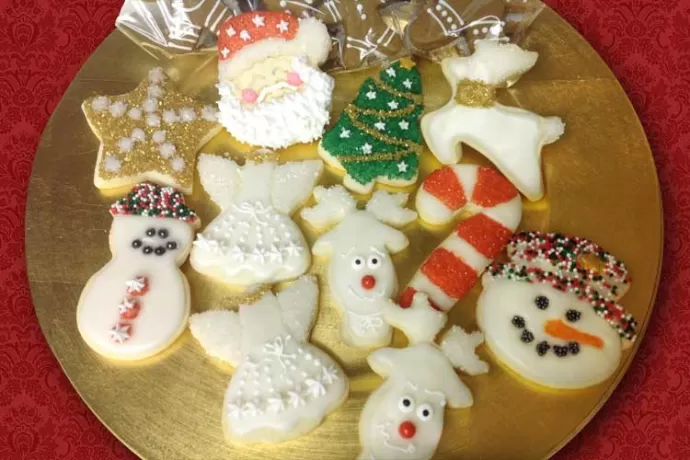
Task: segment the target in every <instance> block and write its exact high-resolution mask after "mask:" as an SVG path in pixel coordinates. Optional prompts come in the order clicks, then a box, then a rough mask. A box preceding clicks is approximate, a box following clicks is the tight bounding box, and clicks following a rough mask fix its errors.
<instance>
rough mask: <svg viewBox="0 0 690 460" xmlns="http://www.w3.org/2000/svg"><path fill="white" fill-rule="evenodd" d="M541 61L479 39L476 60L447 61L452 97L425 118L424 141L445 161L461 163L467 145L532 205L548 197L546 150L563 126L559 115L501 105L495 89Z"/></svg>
mask: <svg viewBox="0 0 690 460" xmlns="http://www.w3.org/2000/svg"><path fill="white" fill-rule="evenodd" d="M537 57H538V54H537V53H535V52H531V51H525V50H523V49H521V48H520V47H519V46H517V45H515V44H510V43H508V44H504V43H500V42H496V41H490V40H478V41H477V42H476V51H475V53H474V54H473V55H472V56H470V57H452V58H447V59H444V60H443V62H442V63H441V65H442V67H443V73H444V75H445V76H446V79H447V80H448V83H449V84H450V86H451V88H452V91H453V97H452V98H451V100H450V101H449V102H448V104H446V105H445V106H443V107H442V108H440V109H438V110H435V111H433V112H430V113H428V114H426V115H425V116H424V117H422V133H423V135H424V140H425V141H426V143H427V145H428V146H429V149H430V150H431V151H432V153H433V154H434V155H435V156H436V158H437V159H438V160H439V161H440V162H441V163H443V164H454V163H457V162H459V161H460V158H462V146H461V145H460V144H461V143H465V144H467V145H469V146H470V147H472V148H474V149H476V150H477V151H479V152H480V153H481V154H482V155H484V156H485V157H487V158H488V159H489V160H490V161H491V162H492V163H494V164H495V165H496V167H497V168H498V169H499V170H500V171H501V172H502V173H503V174H505V175H506V177H508V179H510V181H511V182H512V183H513V184H514V185H515V187H517V189H518V190H520V192H522V194H524V195H525V196H526V197H527V198H528V199H530V200H532V201H536V200H539V199H540V198H541V197H542V196H543V195H544V187H543V184H542V178H541V150H542V147H543V146H545V145H547V144H551V143H553V142H556V141H557V140H558V139H559V138H560V137H561V135H562V134H563V131H564V129H565V125H564V124H563V122H562V121H561V119H560V118H558V117H542V116H540V115H537V114H535V113H532V112H529V111H527V110H524V109H520V108H517V107H507V106H504V105H501V104H499V103H497V102H496V96H495V90H496V88H497V87H500V86H503V85H506V84H508V85H510V84H512V83H513V82H514V81H515V80H517V78H519V77H520V76H521V75H522V74H523V73H525V72H527V71H528V70H530V69H531V68H532V67H533V66H534V64H535V63H536V62H537Z"/></svg>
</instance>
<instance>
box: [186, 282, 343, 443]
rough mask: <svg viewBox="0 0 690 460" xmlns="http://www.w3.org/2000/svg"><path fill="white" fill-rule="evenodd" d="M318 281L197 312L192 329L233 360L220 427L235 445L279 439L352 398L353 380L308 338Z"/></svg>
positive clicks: (314, 423)
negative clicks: (235, 306) (232, 307)
mask: <svg viewBox="0 0 690 460" xmlns="http://www.w3.org/2000/svg"><path fill="white" fill-rule="evenodd" d="M318 296H319V292H318V286H317V284H316V280H315V279H314V277H312V276H303V277H301V278H299V279H298V280H297V281H295V282H294V283H293V284H292V285H290V286H289V287H288V288H286V289H284V290H283V291H281V292H279V293H278V294H277V295H274V294H272V293H270V292H269V293H267V294H265V295H264V296H263V298H261V300H259V301H258V302H256V303H254V304H252V305H242V306H240V309H239V313H238V312H235V311H207V312H204V313H199V314H195V315H192V317H191V318H190V321H189V327H190V329H191V331H192V335H193V336H194V337H195V338H196V339H197V340H198V341H199V343H201V345H202V346H203V347H204V349H206V351H207V353H208V354H209V355H211V356H213V357H214V358H218V359H221V360H223V361H226V362H228V363H229V364H231V365H232V366H234V367H235V368H236V369H235V372H234V374H233V376H232V379H231V380H230V385H229V386H228V389H227V391H226V393H225V400H224V402H223V429H224V431H225V434H226V436H227V437H228V439H229V440H230V441H232V442H235V443H256V442H265V443H278V442H282V441H287V440H289V439H294V438H296V437H299V436H301V435H303V434H305V433H307V432H309V431H311V430H312V429H314V428H316V427H317V426H318V425H320V424H321V422H322V421H323V419H324V417H326V416H327V415H328V414H329V413H331V412H333V411H334V410H335V409H337V408H338V407H339V406H340V405H341V404H342V403H343V402H344V401H345V399H346V398H347V393H348V380H347V377H346V376H345V373H344V372H343V370H342V369H341V368H340V367H339V366H338V364H337V363H336V362H335V361H334V360H333V359H332V358H331V357H330V356H328V354H326V353H325V352H323V351H322V350H320V349H319V348H317V347H315V346H313V345H311V344H310V343H308V338H309V332H310V331H311V328H312V327H313V325H314V320H315V318H316V312H317V309H318Z"/></svg>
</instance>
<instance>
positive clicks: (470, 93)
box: [455, 80, 496, 107]
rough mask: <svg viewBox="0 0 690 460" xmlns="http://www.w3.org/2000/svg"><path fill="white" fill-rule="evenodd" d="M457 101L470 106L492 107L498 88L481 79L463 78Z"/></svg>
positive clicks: (459, 86) (459, 84) (456, 96)
mask: <svg viewBox="0 0 690 460" xmlns="http://www.w3.org/2000/svg"><path fill="white" fill-rule="evenodd" d="M455 101H456V102H457V103H458V104H460V105H465V106H468V107H491V106H492V105H494V103H495V102H496V88H494V87H493V86H489V85H487V84H486V83H482V82H480V81H474V80H462V81H461V82H459V83H458V91H457V93H456V95H455Z"/></svg>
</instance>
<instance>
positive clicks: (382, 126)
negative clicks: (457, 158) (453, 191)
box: [319, 59, 424, 194]
mask: <svg viewBox="0 0 690 460" xmlns="http://www.w3.org/2000/svg"><path fill="white" fill-rule="evenodd" d="M423 111H424V106H423V104H422V78H421V76H420V74H419V70H417V67H416V66H415V63H414V62H413V61H412V60H411V59H401V60H400V61H397V62H395V63H393V65H391V66H390V67H388V68H386V69H384V70H382V71H381V72H380V73H379V78H378V79H373V78H368V79H366V80H365V81H364V83H363V84H362V86H361V87H360V89H359V94H358V95H357V97H356V98H355V100H354V101H353V102H352V103H351V104H349V105H348V106H347V107H345V110H344V112H343V114H342V115H341V116H340V118H339V119H338V122H337V123H336V124H335V126H333V128H331V129H330V130H328V131H327V132H326V134H325V135H324V136H323V139H322V140H321V142H320V143H319V155H321V157H322V158H323V159H324V161H326V163H328V164H329V165H331V166H333V167H335V168H336V169H338V170H343V171H344V172H345V178H344V179H343V185H345V187H347V188H349V189H350V190H352V191H354V192H356V193H363V194H366V193H371V191H372V189H373V188H374V184H376V183H377V182H379V183H381V184H386V185H392V186H398V187H403V186H406V185H410V184H414V183H415V182H416V181H417V170H418V166H419V154H420V152H421V150H422V135H421V131H420V129H419V117H420V116H421V114H422V112H423Z"/></svg>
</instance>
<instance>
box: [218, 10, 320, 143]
mask: <svg viewBox="0 0 690 460" xmlns="http://www.w3.org/2000/svg"><path fill="white" fill-rule="evenodd" d="M220 30H221V32H220V36H219V40H218V53H219V64H218V72H219V77H220V81H219V84H218V91H219V94H220V101H219V102H218V109H219V114H218V121H220V123H221V124H223V126H225V128H226V129H227V130H228V131H229V132H230V134H232V135H233V136H234V137H235V138H236V139H237V140H239V141H241V142H244V143H247V144H250V145H257V146H263V147H269V148H283V147H287V146H289V145H292V144H296V143H308V142H312V141H314V140H316V139H318V138H319V137H321V134H322V133H323V128H324V126H325V125H326V124H327V123H328V120H329V117H330V105H331V95H332V93H333V79H332V78H331V77H330V76H328V75H327V74H325V73H323V72H321V71H320V70H319V68H318V66H319V65H320V64H323V63H324V62H325V61H326V58H327V57H328V52H329V50H330V48H331V40H330V37H329V35H328V31H327V30H326V26H325V25H323V24H322V23H321V22H320V21H318V20H316V19H313V18H305V19H299V20H298V19H297V18H296V17H294V16H292V15H290V14H287V13H283V12H277V11H254V12H248V13H244V14H240V15H238V16H235V17H233V18H230V19H228V20H227V21H225V22H224V23H223V25H222V26H221V28H220Z"/></svg>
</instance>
